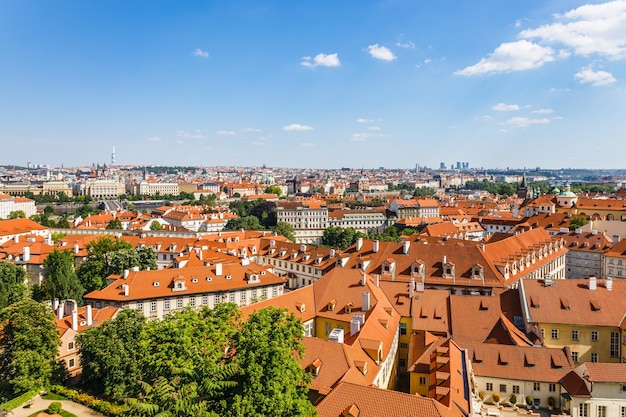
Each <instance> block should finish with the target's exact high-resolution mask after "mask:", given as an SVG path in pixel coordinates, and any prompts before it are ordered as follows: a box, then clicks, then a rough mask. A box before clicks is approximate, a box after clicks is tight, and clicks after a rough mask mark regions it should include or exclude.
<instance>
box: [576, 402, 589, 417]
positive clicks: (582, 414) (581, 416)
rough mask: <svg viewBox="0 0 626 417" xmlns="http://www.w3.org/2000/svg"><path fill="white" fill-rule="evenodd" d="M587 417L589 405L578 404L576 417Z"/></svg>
mask: <svg viewBox="0 0 626 417" xmlns="http://www.w3.org/2000/svg"><path fill="white" fill-rule="evenodd" d="M588 416H589V404H580V405H579V406H578V417H588Z"/></svg>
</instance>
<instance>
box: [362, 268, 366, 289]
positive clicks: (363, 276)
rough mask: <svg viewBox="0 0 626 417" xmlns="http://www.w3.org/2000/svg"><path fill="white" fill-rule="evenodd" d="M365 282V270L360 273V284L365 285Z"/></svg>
mask: <svg viewBox="0 0 626 417" xmlns="http://www.w3.org/2000/svg"><path fill="white" fill-rule="evenodd" d="M366 282H367V275H366V274H365V272H363V273H362V274H361V286H362V287H365V283H366Z"/></svg>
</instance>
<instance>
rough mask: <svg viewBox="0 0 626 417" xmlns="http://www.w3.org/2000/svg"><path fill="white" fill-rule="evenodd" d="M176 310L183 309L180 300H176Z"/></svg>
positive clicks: (181, 300)
mask: <svg viewBox="0 0 626 417" xmlns="http://www.w3.org/2000/svg"><path fill="white" fill-rule="evenodd" d="M176 308H183V299H182V298H177V299H176Z"/></svg>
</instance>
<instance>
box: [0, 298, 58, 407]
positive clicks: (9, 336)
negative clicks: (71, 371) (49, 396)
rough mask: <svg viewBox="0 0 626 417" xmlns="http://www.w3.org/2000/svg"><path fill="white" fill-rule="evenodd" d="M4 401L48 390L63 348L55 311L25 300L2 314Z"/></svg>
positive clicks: (0, 343)
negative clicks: (58, 355) (40, 390)
mask: <svg viewBox="0 0 626 417" xmlns="http://www.w3.org/2000/svg"><path fill="white" fill-rule="evenodd" d="M0 326H1V328H0V346H2V349H0V397H2V399H3V400H6V399H8V398H13V397H16V396H18V395H21V394H23V393H25V392H28V391H31V390H39V389H41V388H44V387H46V386H47V385H48V384H49V383H50V381H51V378H52V375H53V370H54V368H55V358H56V356H57V354H58V347H59V345H60V343H61V342H60V337H59V332H58V331H57V328H56V324H55V322H54V314H53V313H52V310H51V309H50V308H49V307H47V306H45V305H44V304H42V303H38V302H36V301H34V300H31V299H24V300H21V301H19V302H17V303H15V304H12V305H10V306H9V307H7V308H5V309H4V310H2V311H0Z"/></svg>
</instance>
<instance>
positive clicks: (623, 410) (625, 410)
mask: <svg viewBox="0 0 626 417" xmlns="http://www.w3.org/2000/svg"><path fill="white" fill-rule="evenodd" d="M619 417H626V407H624V406H622V407H620V408H619Z"/></svg>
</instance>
